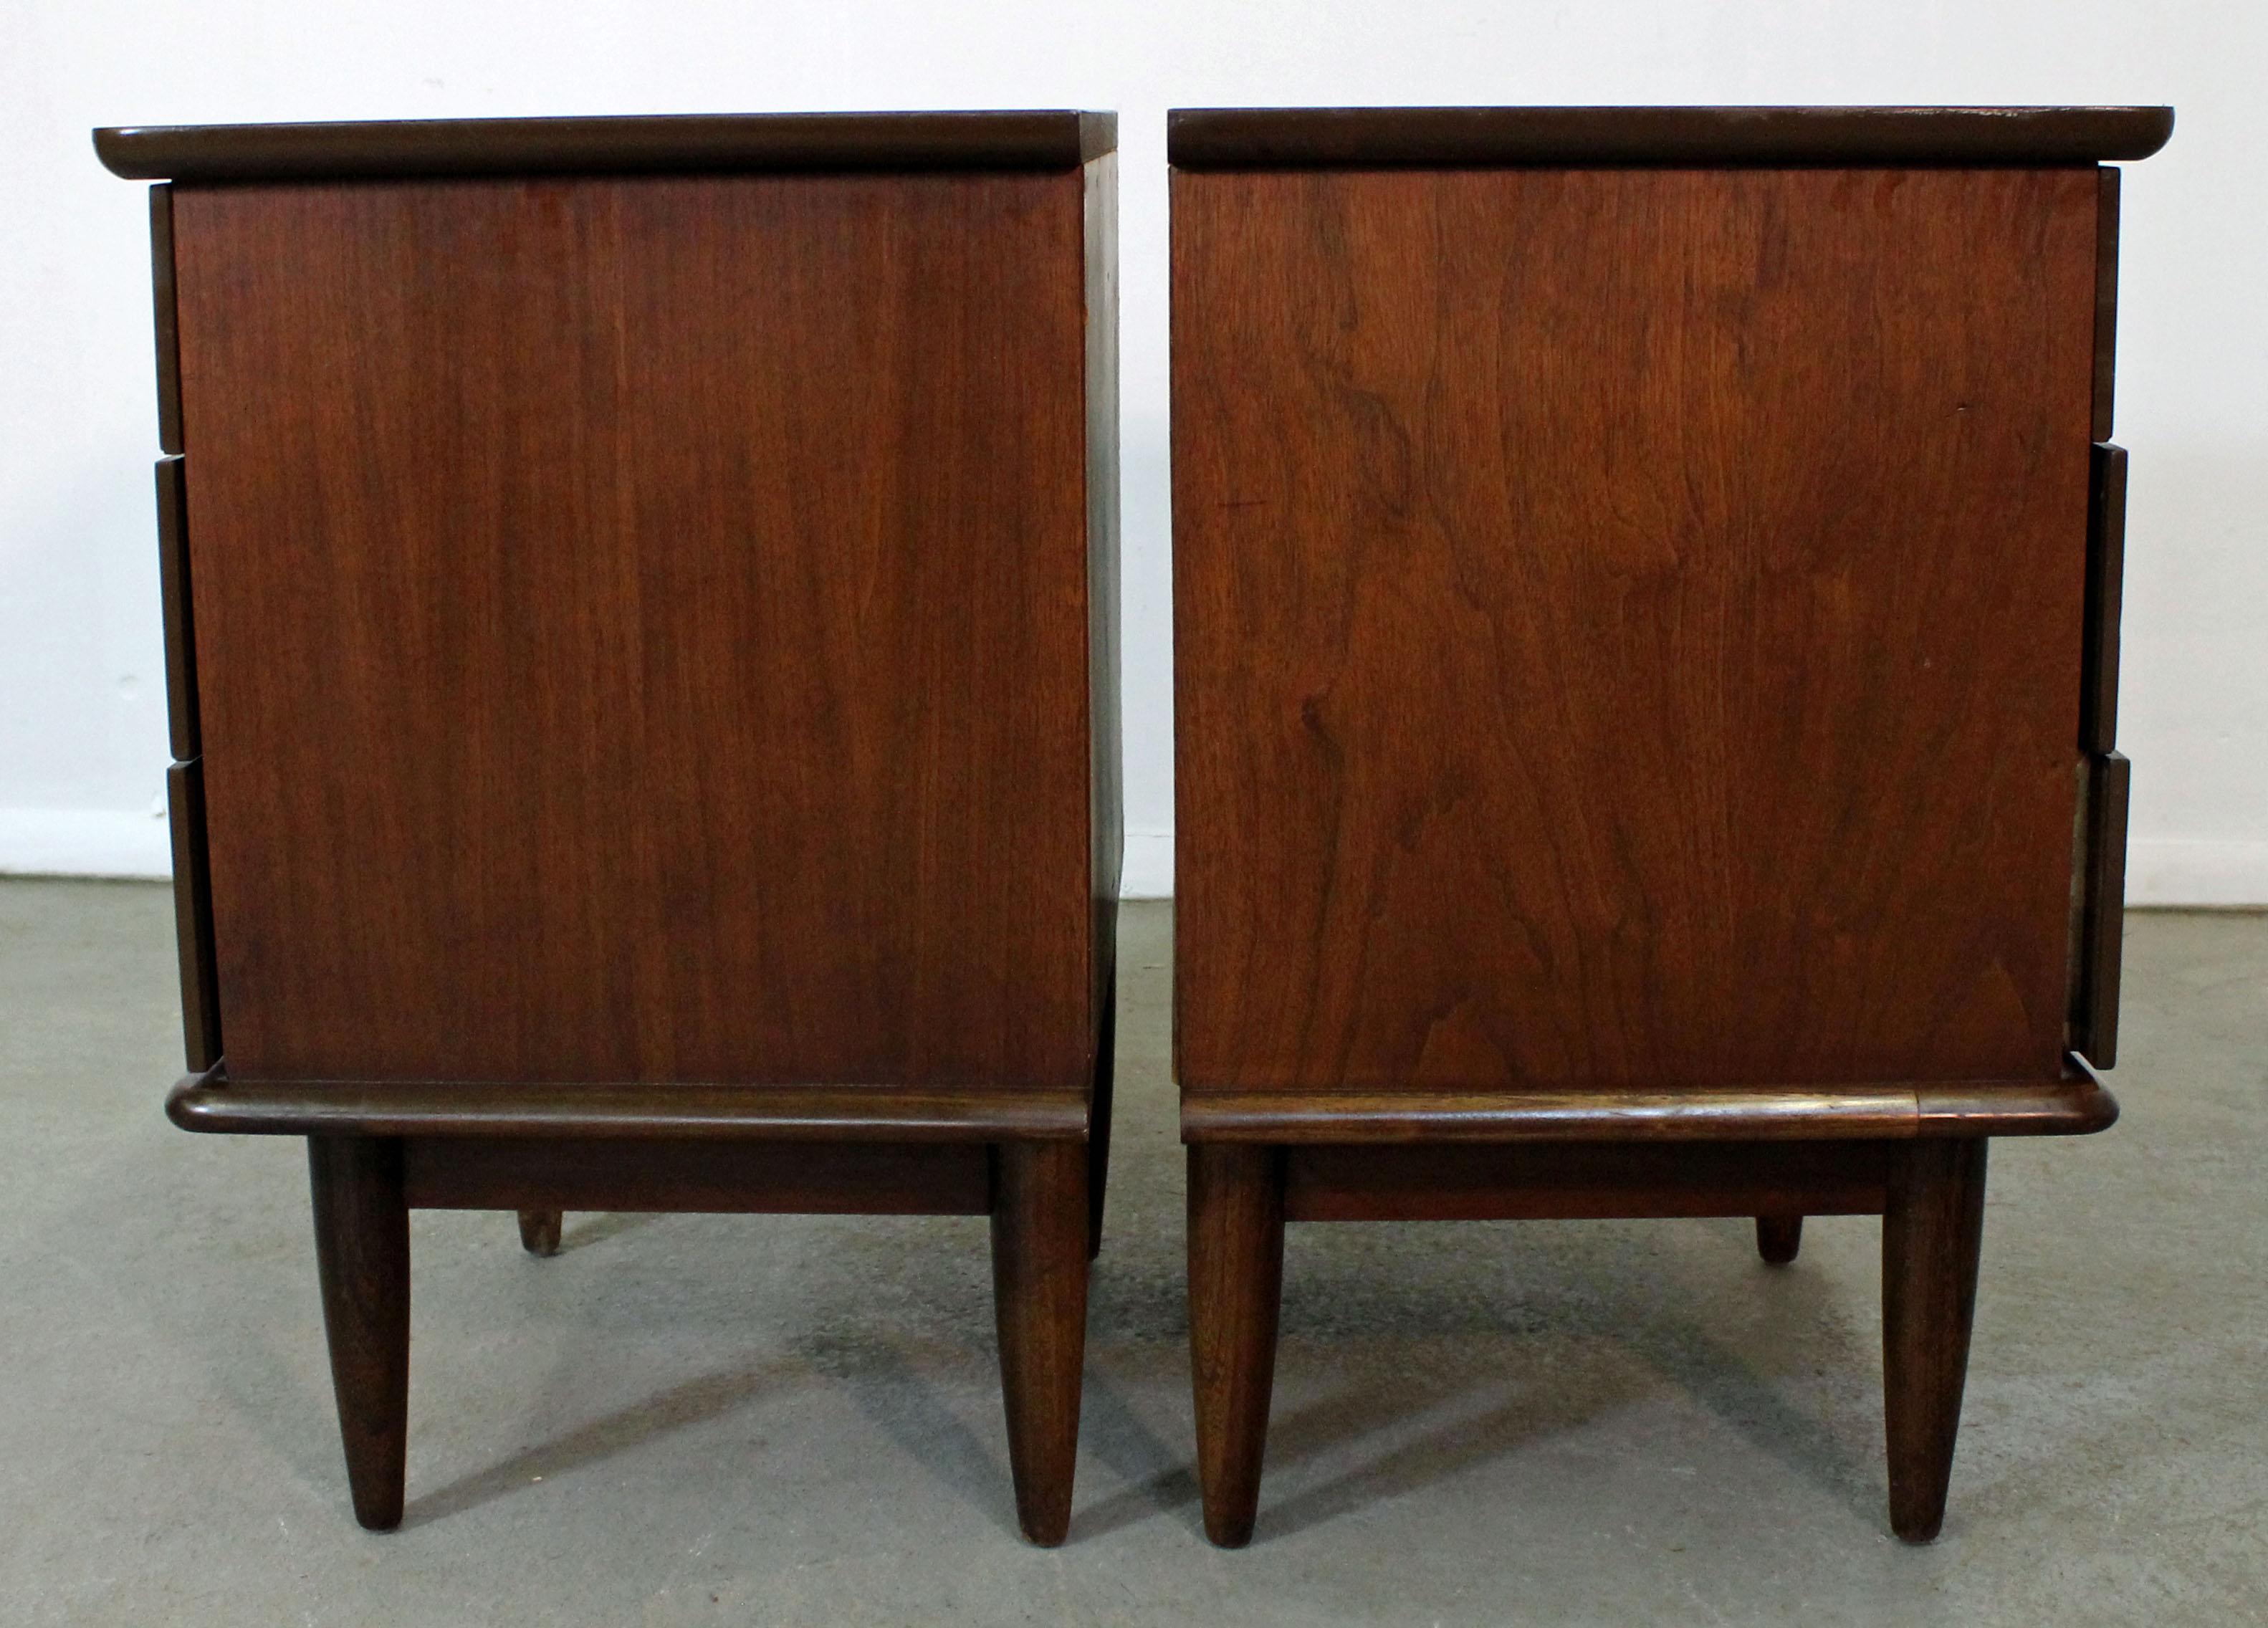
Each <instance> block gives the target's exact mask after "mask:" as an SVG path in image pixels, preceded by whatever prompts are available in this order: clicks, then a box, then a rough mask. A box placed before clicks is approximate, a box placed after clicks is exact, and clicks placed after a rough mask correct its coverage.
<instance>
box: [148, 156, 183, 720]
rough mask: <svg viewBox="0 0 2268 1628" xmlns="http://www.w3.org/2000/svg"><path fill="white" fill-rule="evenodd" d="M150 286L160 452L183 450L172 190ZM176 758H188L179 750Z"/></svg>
mask: <svg viewBox="0 0 2268 1628" xmlns="http://www.w3.org/2000/svg"><path fill="white" fill-rule="evenodd" d="M150 285H151V293H152V295H153V296H154V298H153V299H152V301H151V305H152V309H153V314H154V321H153V328H154V331H155V333H156V335H157V340H158V451H160V452H164V453H178V452H180V450H181V349H180V333H179V330H178V328H176V326H175V319H174V307H173V188H171V187H152V188H150ZM173 755H174V756H176V757H180V756H183V755H185V754H183V753H181V752H180V751H179V750H176V751H175V752H174V754H173Z"/></svg>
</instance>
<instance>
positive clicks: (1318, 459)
mask: <svg viewBox="0 0 2268 1628" xmlns="http://www.w3.org/2000/svg"><path fill="white" fill-rule="evenodd" d="M1173 188H1174V190H1173V207H1174V228H1173V230H1174V245H1173V254H1174V271H1173V290H1174V307H1173V321H1174V413H1175V423H1174V448H1175V459H1174V520H1175V674H1176V735H1175V743H1176V745H1175V749H1176V765H1177V779H1176V785H1177V820H1176V838H1177V871H1178V884H1177V885H1178V890H1179V900H1178V903H1179V910H1178V916H1177V926H1178V935H1179V936H1178V942H1177V962H1178V966H1177V984H1176V987H1177V997H1178V1005H1177V1013H1178V1045H1179V1052H1178V1063H1179V1072H1180V1077H1181V1079H1182V1085H1183V1087H1184V1090H1185V1092H1187V1093H1189V1094H1191V1096H1192V1097H1195V1096H1197V1095H1201V1094H1204V1093H1207V1092H1215V1091H1221V1092H1235V1091H1248V1092H1275V1093H1279V1094H1297V1093H1303V1092H1314V1093H1323V1094H1329V1093H1333V1092H1349V1091H1353V1092H1372V1091H1388V1090H1410V1091H1416V1092H1427V1091H1445V1092H1489V1091H1499V1090H1504V1089H1507V1088H1513V1087H1521V1088H1535V1089H1552V1088H1566V1089H1572V1090H1600V1091H1609V1092H1611V1091H1624V1090H1629V1089H1631V1088H1633V1087H1636V1088H1641V1089H1672V1090H1677V1089H1683V1088H1686V1087H1709V1086H1723V1085H1748V1084H1753V1083H1755V1082H1760V1081H1761V1082H1783V1081H1784V1082H1791V1083H1801V1084H1804V1085H1806V1086H1813V1087H1832V1086H1840V1085H1845V1084H1850V1083H1863V1082H1867V1081H1880V1080H1898V1081H1927V1080H1933V1079H2045V1080H2054V1079H2058V1078H2059V1076H2060V1073H2061V1070H2062V1066H2063V1043H2064V1039H2065V1013H2066V1006H2067V991H2066V982H2067V966H2068V958H2067V937H2068V901H2069V888H2070V874H2069V870H2068V855H2069V852H2070V843H2069V836H2070V832H2071V829H2072V821H2073V780H2072V772H2071V742H2072V741H2073V739H2074V738H2075V735H2076V730H2077V726H2078V717H2077V713H2078V702H2079V692H2080V674H2079V650H2080V615H2081V604H2082V599H2083V593H2084V577H2085V548H2084V541H2085V529H2086V507H2087V490H2088V445H2089V443H2088V405H2089V401H2088V398H2089V378H2090V366H2091V357H2092V349H2091V335H2092V326H2091V316H2092V310H2093V301H2094V298H2095V291H2094V284H2095V270H2094V268H2095V177H2094V173H2093V172H2092V171H2091V170H2070V169H2066V170H2051V171H2038V172H2013V171H1962V170H1933V171H1916V172H1907V173H1876V172H1857V171H1853V172H1823V171H1798V172H1771V171H1735V172H1720V173H1699V172H1675V171H1658V172H1656V171H1577V172H1562V173H1549V172H1531V171H1494V172H1386V173H1374V172H1373V173H1176V174H1175V177H1174V180H1173Z"/></svg>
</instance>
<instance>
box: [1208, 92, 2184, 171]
mask: <svg viewBox="0 0 2268 1628" xmlns="http://www.w3.org/2000/svg"><path fill="white" fill-rule="evenodd" d="M2173 129H2174V110H2173V109H2172V108H2170V107H1205V108H1194V107H1177V108H1175V109H1174V110H1173V111H1171V112H1170V113H1168V114H1167V115H1166V154H1167V161H1168V162H1170V163H1172V164H1174V165H1175V166H1178V167H1181V168H1184V169H1254V168H1258V169H1288V168H1300V167H1306V168H1322V169H1350V168H1357V167H1362V166H1424V167H1470V166H1484V165H1550V166H1556V167H1566V168H1575V167H1585V166H1615V165H1675V166H1691V167H1697V168H1702V167H1705V168H1722V167H1725V166H1734V165H1770V166H1795V165H1837V166H1909V165H1911V166H1925V165H1931V166H1941V165H1992V166H2019V165H2035V164H2057V165H2075V164H2093V163H2095V162H2097V161H2098V160H2100V159H2103V158H2147V157H2149V155H2150V154H2152V153H2154V152H2155V151H2157V150H2158V149H2159V148H2161V147H2162V146H2164V145H2165V144H2166V138H2167V137H2168V136H2171V135H2172V134H2173Z"/></svg>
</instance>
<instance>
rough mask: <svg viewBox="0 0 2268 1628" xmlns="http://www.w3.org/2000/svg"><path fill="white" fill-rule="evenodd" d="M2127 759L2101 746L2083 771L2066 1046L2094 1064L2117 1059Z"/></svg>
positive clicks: (2106, 1065) (2111, 1063)
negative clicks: (2075, 984) (2073, 983)
mask: <svg viewBox="0 0 2268 1628" xmlns="http://www.w3.org/2000/svg"><path fill="white" fill-rule="evenodd" d="M2131 767H2132V766H2131V765H2130V764H2129V763H2128V762H2127V761H2126V757H2125V755H2124V753H2119V752H2105V753H2103V754H2102V755H2101V756H2099V757H2096V758H2095V759H2093V760H2092V761H2091V762H2090V763H2089V765H2088V770H2089V772H2088V811H2087V829H2088V857H2087V872H2086V874H2085V876H2084V878H2083V879H2082V880H2083V884H2084V887H2085V890H2086V891H2085V903H2084V911H2085V916H2084V932H2083V937H2082V939H2081V943H2080V977H2079V1005H2078V1009H2077V1011H2075V1012H2074V1013H2073V1014H2072V1039H2071V1044H2072V1050H2074V1051H2076V1052H2078V1053H2079V1054H2080V1056H2081V1057H2085V1058H2086V1059H2087V1060H2088V1062H2089V1063H2090V1064H2093V1065H2094V1066H2095V1067H2096V1068H2115V1067H2117V1064H2118V976H2119V966H2120V961H2121V959H2122V956H2123V953H2124V940H2125V936H2126V803H2127V797H2128V793H2129V791H2130V787H2131V779H2132V777H2131V774H2130V772H2129V771H2130V769H2131Z"/></svg>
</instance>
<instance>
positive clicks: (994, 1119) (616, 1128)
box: [166, 1066, 1088, 1142]
mask: <svg viewBox="0 0 2268 1628" xmlns="http://www.w3.org/2000/svg"><path fill="white" fill-rule="evenodd" d="M166 1117H167V1118H169V1119H171V1120H172V1121H173V1123H175V1124H176V1125H179V1126H180V1128H181V1129H182V1130H184V1131H208V1132H221V1133H225V1134H231V1135H239V1136H242V1135H252V1136H324V1135H336V1136H482V1137H620V1138H638V1137H676V1138H694V1139H701V1138H716V1139H718V1140H727V1139H731V1138H750V1139H757V1140H770V1141H808V1142H846V1141H850V1142H858V1141H870V1142H999V1141H1072V1142H1080V1141H1085V1140H1086V1135H1087V1118H1088V1101H1087V1095H1086V1093H1085V1092H1083V1091H1027V1092H1017V1093H1009V1092H1001V1091H994V1092H974V1091H958V1092H954V1091H929V1090H922V1091H916V1090H909V1089H908V1090H901V1089H897V1088H895V1087H880V1086H859V1087H792V1086H790V1087H763V1086H706V1085H674V1084H671V1085H644V1084H631V1085H583V1084H575V1085H541V1084H534V1085H488V1084H465V1085H450V1084H447V1083H441V1082H425V1081H416V1082H394V1081H320V1082H311V1083H306V1084H300V1083H273V1082H269V1081H266V1080H262V1081H258V1082H255V1083H253V1084H249V1085H247V1084H242V1083H239V1082H234V1081H232V1080H230V1079H228V1078H227V1074H226V1072H225V1067H221V1066H216V1067H215V1068H213V1069H211V1070H209V1071H208V1072H205V1073H203V1074H190V1075H188V1076H186V1077H184V1078H183V1079H180V1080H179V1081H178V1082H176V1083H175V1085H174V1087H173V1090H172V1091H171V1092H170V1093H168V1094H167V1095H166Z"/></svg>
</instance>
